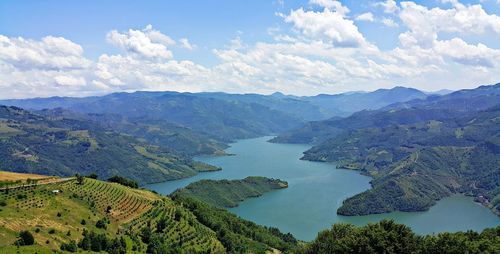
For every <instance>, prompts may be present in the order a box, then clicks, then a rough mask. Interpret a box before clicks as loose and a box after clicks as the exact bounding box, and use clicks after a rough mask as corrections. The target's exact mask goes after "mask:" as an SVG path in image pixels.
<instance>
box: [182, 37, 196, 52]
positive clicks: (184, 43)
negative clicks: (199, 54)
mask: <svg viewBox="0 0 500 254" xmlns="http://www.w3.org/2000/svg"><path fill="white" fill-rule="evenodd" d="M179 43H180V44H181V47H182V48H185V49H189V50H194V49H196V47H197V46H196V45H195V44H192V43H191V42H189V40H188V39H187V38H181V39H180V40H179Z"/></svg>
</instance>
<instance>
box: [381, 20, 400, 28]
mask: <svg viewBox="0 0 500 254" xmlns="http://www.w3.org/2000/svg"><path fill="white" fill-rule="evenodd" d="M382 24H384V25H385V26H388V27H398V26H399V25H398V24H397V23H396V22H394V20H392V19H390V18H383V19H382Z"/></svg>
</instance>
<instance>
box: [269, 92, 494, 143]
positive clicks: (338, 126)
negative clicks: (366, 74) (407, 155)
mask: <svg viewBox="0 0 500 254" xmlns="http://www.w3.org/2000/svg"><path fill="white" fill-rule="evenodd" d="M499 101H500V84H496V85H491V86H480V87H478V88H476V89H465V90H460V91H456V92H453V93H451V94H447V95H443V96H437V95H434V96H430V97H428V98H426V99H416V100H411V101H408V102H404V103H394V104H391V105H388V106H386V107H383V108H381V109H378V110H363V111H360V112H356V113H354V114H352V115H350V116H348V117H345V118H340V117H334V118H331V119H328V120H323V121H315V122H308V123H306V124H304V125H303V126H302V127H301V128H298V129H295V130H291V131H287V132H284V133H281V134H280V135H278V136H277V137H276V138H274V139H272V140H271V142H276V143H312V144H319V143H321V142H322V141H325V140H327V139H329V138H333V137H335V136H337V135H339V134H341V133H344V132H346V131H350V130H356V129H360V128H371V127H385V126H389V125H391V124H411V123H417V122H422V121H427V120H445V119H452V118H455V117H460V116H463V115H464V113H471V112H477V111H479V110H484V109H487V108H489V107H493V106H494V105H496V104H498V102H499Z"/></svg>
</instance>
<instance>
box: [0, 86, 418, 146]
mask: <svg viewBox="0 0 500 254" xmlns="http://www.w3.org/2000/svg"><path fill="white" fill-rule="evenodd" d="M425 97H427V94H425V93H423V92H421V91H419V90H416V89H412V88H404V87H395V88H392V89H379V90H377V91H374V92H356V93H344V94H336V95H325V94H321V95H317V96H289V95H283V94H279V93H276V94H273V95H259V94H226V93H176V92H135V93H114V94H110V95H106V96H99V97H98V96H95V97H85V98H70V97H51V98H35V99H22V100H1V101H0V104H3V105H11V106H18V107H21V108H25V109H30V110H42V109H54V108H64V109H67V110H70V111H76V112H80V113H92V114H103V115H109V114H117V115H120V116H122V117H124V118H126V121H127V122H128V123H130V124H137V125H140V126H138V127H136V128H134V129H135V130H134V131H131V132H133V133H132V135H136V134H139V136H141V135H142V136H146V138H148V137H149V136H150V135H149V134H150V132H148V133H146V132H145V131H144V130H143V129H144V128H145V127H144V126H143V125H149V126H152V128H153V129H157V127H160V129H162V128H163V126H165V128H167V129H169V127H168V125H169V124H170V125H172V124H174V125H177V126H179V125H180V126H182V127H187V128H189V129H191V130H193V131H195V132H198V133H200V135H205V136H208V137H211V138H215V139H218V140H219V141H225V142H228V141H231V140H234V139H240V138H249V137H257V136H263V135H269V134H277V133H282V132H284V131H289V130H291V129H296V128H298V127H300V126H301V125H302V124H304V122H306V121H311V120H324V119H328V118H330V117H333V116H347V115H349V114H352V113H354V112H356V111H359V110H363V109H378V108H380V107H384V106H387V105H390V104H392V103H396V102H405V101H408V100H412V99H419V98H425ZM100 120H103V119H102V118H101V119H100ZM110 126H111V127H116V128H120V129H123V127H124V126H123V125H121V124H117V122H116V121H115V122H113V123H111V124H110ZM127 127H128V126H127ZM127 127H126V128H127ZM170 129H171V128H170ZM163 131H164V130H163V129H162V130H160V132H163ZM145 133H146V134H145ZM160 139H163V138H160ZM151 140H154V139H153V138H150V139H149V141H150V142H151ZM160 142H162V141H161V140H160Z"/></svg>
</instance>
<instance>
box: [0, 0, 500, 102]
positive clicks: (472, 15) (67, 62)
mask: <svg viewBox="0 0 500 254" xmlns="http://www.w3.org/2000/svg"><path fill="white" fill-rule="evenodd" d="M389 2H390V1H388V2H385V3H386V4H387V3H389ZM309 3H310V4H314V5H317V6H320V7H323V8H321V10H320V11H317V9H315V8H312V9H308V10H304V9H303V8H298V9H294V10H291V11H290V13H289V14H288V15H284V14H280V16H281V17H282V18H283V20H284V23H288V24H291V26H292V29H288V28H285V27H288V26H280V24H277V25H276V26H275V27H274V28H273V29H269V34H270V38H271V40H270V41H268V42H266V43H264V42H256V43H252V44H248V43H245V42H244V41H243V39H242V38H241V37H240V36H243V35H242V33H241V32H238V33H237V36H236V37H235V38H234V39H232V40H230V41H229V42H228V44H227V45H225V46H221V47H220V48H217V49H213V53H214V55H215V57H217V58H218V60H219V63H217V64H216V65H214V66H211V67H206V66H203V65H200V64H197V63H196V62H193V61H180V60H177V59H175V57H174V55H173V53H172V52H171V48H174V47H173V45H176V47H175V48H176V49H178V48H179V47H181V48H186V49H194V48H196V45H194V44H192V43H191V42H190V41H189V40H188V39H187V38H181V39H178V40H177V41H174V40H173V39H172V38H170V37H169V36H167V35H166V34H164V33H162V32H160V31H157V30H155V29H153V27H152V26H147V27H146V28H144V29H142V30H133V29H130V30H128V31H123V32H119V31H110V32H109V33H108V34H107V40H108V41H109V42H110V43H111V44H113V45H115V46H117V47H118V48H119V49H122V50H123V51H121V52H120V53H115V54H110V53H104V54H102V55H101V56H100V57H99V58H98V59H97V60H95V61H91V60H89V59H86V58H85V57H84V50H83V48H82V47H81V46H80V45H78V44H77V43H75V42H72V41H70V40H67V39H64V38H60V37H51V36H48V37H44V38H42V39H40V40H31V39H25V38H21V37H19V38H12V37H6V36H1V35H0V89H1V90H0V91H8V94H7V93H6V92H4V93H1V92H0V98H6V97H33V96H49V95H72V96H75V95H76V96H83V95H92V94H98V93H109V92H114V91H134V90H177V91H193V92H196V91H226V92H235V93H242V92H257V93H270V92H274V91H283V92H286V93H292V94H317V93H332V92H340V91H349V90H371V89H375V88H379V87H384V86H385V87H392V86H394V85H395V84H404V85H412V86H417V87H419V88H422V89H428V90H429V89H430V88H432V89H434V90H435V88H436V86H448V87H453V86H455V87H456V86H457V85H459V86H469V87H470V86H474V85H477V84H481V83H492V82H498V80H500V73H499V72H498V71H497V70H498V67H499V66H500V50H498V49H494V48H489V47H488V46H486V45H485V44H482V43H477V42H476V43H469V42H467V40H466V39H464V38H467V37H464V38H461V36H463V35H467V36H471V35H475V34H486V35H491V34H494V35H495V34H500V30H499V28H498V24H497V23H498V16H496V15H494V14H488V13H486V12H485V11H484V9H483V8H482V7H481V6H480V5H468V6H465V5H463V4H461V3H460V2H458V1H450V3H451V4H450V5H446V6H448V7H447V9H442V8H432V9H429V8H427V7H425V6H421V5H419V4H416V3H413V2H402V3H401V4H400V6H401V8H400V9H399V10H398V9H397V8H399V6H398V5H395V6H396V7H397V8H396V10H394V13H393V14H394V15H392V14H391V15H387V17H384V18H381V19H377V22H378V21H380V22H383V23H384V24H385V25H389V26H394V25H399V26H401V27H400V29H401V30H405V31H404V32H403V33H401V34H400V35H399V42H400V44H399V45H398V47H396V48H394V49H389V50H381V49H379V48H378V47H377V46H375V45H374V44H372V43H370V42H369V41H368V40H367V39H366V38H365V37H364V36H363V34H362V33H361V32H360V31H359V30H358V28H357V27H356V25H355V24H354V22H353V19H356V20H365V21H374V20H376V19H375V17H373V14H372V13H369V12H368V13H363V14H361V15H359V16H357V17H350V16H349V15H347V13H348V9H347V8H346V7H344V6H342V5H341V4H340V2H338V1H326V0H324V1H319V0H316V1H310V2H309ZM313 9H314V11H313ZM445 33H446V37H442V34H445ZM442 38H447V39H442Z"/></svg>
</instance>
